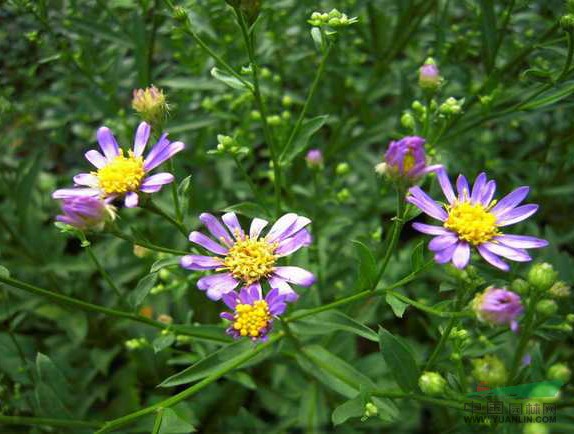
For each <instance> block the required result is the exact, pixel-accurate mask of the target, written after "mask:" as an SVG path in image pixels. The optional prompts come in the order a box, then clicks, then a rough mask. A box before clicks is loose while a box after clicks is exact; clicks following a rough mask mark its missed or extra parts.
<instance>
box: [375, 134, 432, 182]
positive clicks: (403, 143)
mask: <svg viewBox="0 0 574 434" xmlns="http://www.w3.org/2000/svg"><path fill="white" fill-rule="evenodd" d="M440 167H442V166H441V165H439V164H436V165H432V166H427V158H426V153H425V139H423V138H422V137H418V136H407V137H403V138H402V139H401V140H399V141H396V142H395V141H392V142H391V143H390V144H389V148H388V149H387V152H386V153H385V162H384V163H382V164H381V165H379V166H377V167H376V170H377V172H379V173H385V174H386V175H387V176H389V177H391V178H399V179H408V180H410V181H414V180H416V179H418V178H420V177H421V176H423V175H424V174H426V173H429V172H433V171H436V170H437V169H439V168H440Z"/></svg>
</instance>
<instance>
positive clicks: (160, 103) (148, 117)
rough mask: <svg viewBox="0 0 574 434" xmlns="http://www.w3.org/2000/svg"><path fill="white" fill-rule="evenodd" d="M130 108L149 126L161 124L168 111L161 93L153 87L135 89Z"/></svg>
mask: <svg viewBox="0 0 574 434" xmlns="http://www.w3.org/2000/svg"><path fill="white" fill-rule="evenodd" d="M132 108H133V109H134V110H135V111H136V112H137V113H138V114H139V115H140V116H141V118H142V119H143V120H144V121H146V122H147V123H148V124H151V125H155V124H157V123H161V122H162V121H163V120H164V119H165V118H166V116H167V113H168V111H169V106H168V105H167V101H166V98H165V95H164V93H163V91H162V90H161V89H158V88H157V87H155V86H151V87H146V88H145V89H135V90H134V92H133V99H132Z"/></svg>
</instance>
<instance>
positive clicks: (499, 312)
mask: <svg viewBox="0 0 574 434" xmlns="http://www.w3.org/2000/svg"><path fill="white" fill-rule="evenodd" d="M472 308H473V310H474V311H475V313H476V316H477V317H478V319H479V320H480V321H483V322H487V323H490V324H493V325H503V324H508V325H509V326H510V328H511V330H512V331H514V332H516V331H518V321H517V318H518V317H519V316H520V315H522V312H523V311H524V309H523V308H522V301H521V299H520V296H519V295H518V294H515V293H514V292H511V291H508V290H507V289H504V288H494V287H490V288H487V289H486V290H485V291H484V292H483V293H482V294H478V295H477V296H476V297H475V298H474V300H473V301H472Z"/></svg>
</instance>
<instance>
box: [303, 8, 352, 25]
mask: <svg viewBox="0 0 574 434" xmlns="http://www.w3.org/2000/svg"><path fill="white" fill-rule="evenodd" d="M357 21H359V20H358V18H357V17H352V18H349V17H348V16H347V14H344V13H342V12H339V11H338V10H337V9H333V10H331V12H329V13H325V12H324V13H321V12H313V13H312V14H311V18H310V19H309V21H308V23H309V24H311V25H312V26H315V27H324V26H328V27H333V28H337V27H346V26H350V25H351V24H355V23H356V22H357Z"/></svg>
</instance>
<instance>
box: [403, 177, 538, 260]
mask: <svg viewBox="0 0 574 434" xmlns="http://www.w3.org/2000/svg"><path fill="white" fill-rule="evenodd" d="M437 177H438V180H439V183H440V186H441V188H442V191H443V193H444V195H445V196H446V199H447V201H448V204H446V205H444V206H443V205H441V204H439V203H437V202H435V201H434V200H433V199H431V198H430V197H429V196H428V195H427V194H426V193H425V192H424V191H423V190H422V189H421V188H420V187H418V186H415V187H412V188H410V189H409V195H408V196H407V201H408V202H410V203H412V204H413V205H415V206H416V207H417V208H419V209H420V210H421V211H423V212H424V213H426V214H428V215H429V216H431V217H433V218H435V219H437V220H440V221H441V222H442V226H433V225H427V224H423V223H414V224H413V227H414V228H415V229H416V230H418V231H420V232H422V233H425V234H429V235H434V236H435V237H434V238H433V240H432V241H431V242H430V243H429V249H430V250H431V251H433V252H434V253H435V261H436V262H438V263H439V264H445V263H447V262H451V261H452V263H453V264H454V265H455V266H456V267H457V268H460V269H462V268H465V267H466V266H467V265H468V262H469V260H470V248H471V247H474V248H476V250H478V253H479V254H480V255H481V256H482V258H483V259H484V260H485V261H487V262H488V263H489V264H491V265H493V266H495V267H497V268H499V269H501V270H504V271H507V270H508V268H509V267H508V264H507V263H506V262H504V261H503V260H502V259H501V257H502V258H505V259H509V260H512V261H518V262H527V261H530V260H531V259H532V258H531V257H530V255H529V254H528V253H527V252H526V249H534V248H540V247H545V246H547V245H548V242H547V241H546V240H542V239H539V238H535V237H531V236H526V235H507V234H504V233H503V232H502V231H501V228H502V227H505V226H509V225H512V224H514V223H518V222H520V221H522V220H525V219H527V218H528V217H530V216H531V215H532V214H534V213H535V212H536V211H537V210H538V205H533V204H528V205H521V206H518V205H519V204H520V203H521V202H522V201H523V200H524V198H525V197H526V195H527V194H528V191H529V188H528V187H519V188H517V189H516V190H514V191H513V192H512V193H510V194H508V195H507V196H505V197H503V198H502V199H501V200H500V201H498V202H497V201H496V200H493V197H494V193H495V191H496V183H495V182H494V181H488V180H487V178H486V174H484V173H481V174H480V175H478V176H477V178H476V180H475V182H474V186H473V187H472V190H471V189H470V187H469V185H468V182H467V180H466V178H465V177H464V176H462V175H460V176H459V177H458V180H457V182H456V188H457V192H458V195H455V193H454V190H453V188H452V185H451V183H450V181H449V179H448V176H447V174H446V171H445V170H444V169H440V170H438V171H437Z"/></svg>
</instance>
